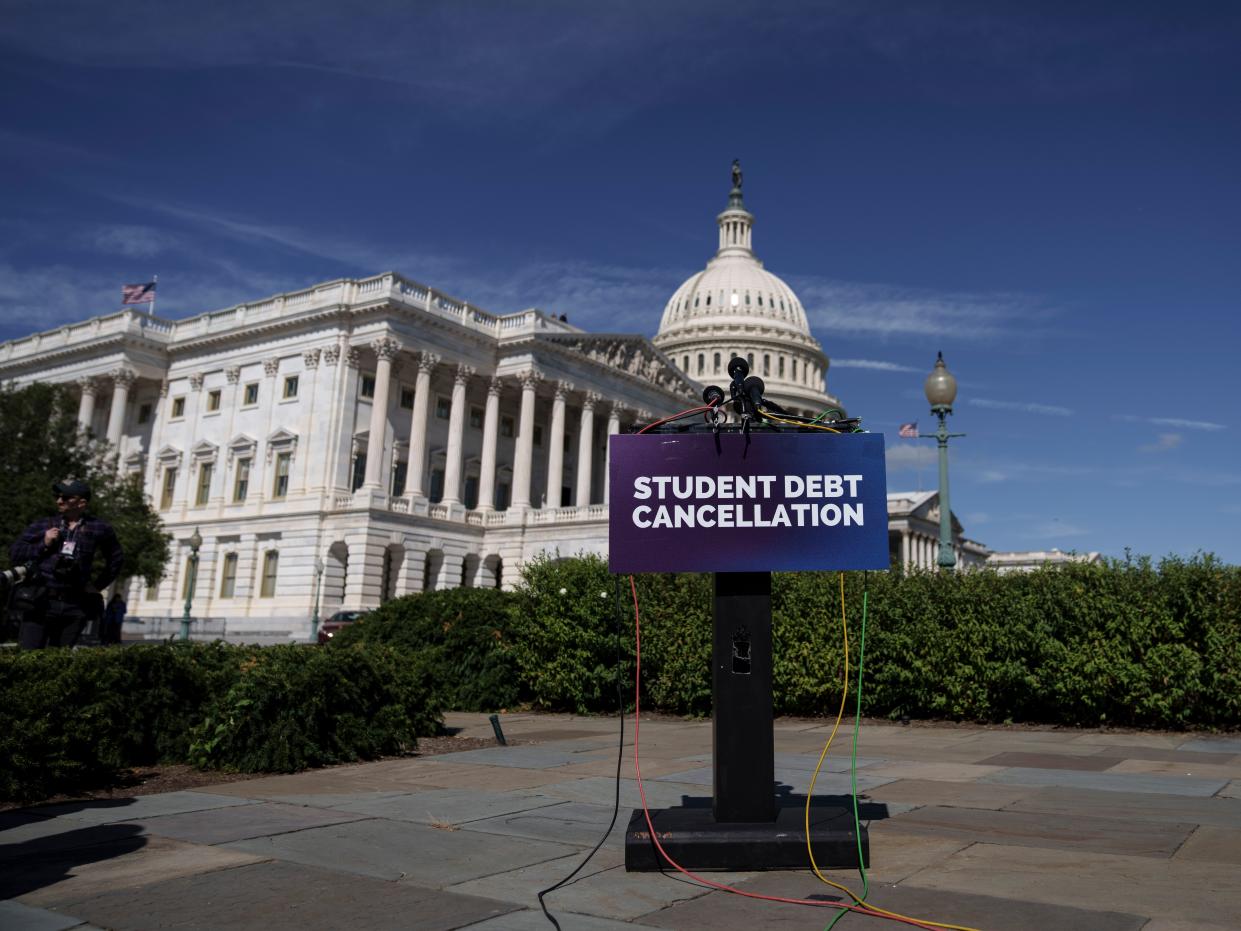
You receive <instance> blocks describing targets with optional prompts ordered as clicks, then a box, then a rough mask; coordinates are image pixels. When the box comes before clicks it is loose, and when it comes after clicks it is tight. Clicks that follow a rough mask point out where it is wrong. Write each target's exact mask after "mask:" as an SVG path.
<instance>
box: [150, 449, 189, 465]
mask: <svg viewBox="0 0 1241 931" xmlns="http://www.w3.org/2000/svg"><path fill="white" fill-rule="evenodd" d="M181 455H182V453H181V450H179V449H177V448H176V447H175V446H164V447H163V448H161V449H160V451H159V452H158V453H156V454H155V458H156V459H158V460H159V461H160V464H161V465H163V466H164V467H165V468H168V467H170V466H173V467H175V466H176V465H177V463H179V462H180V461H181Z"/></svg>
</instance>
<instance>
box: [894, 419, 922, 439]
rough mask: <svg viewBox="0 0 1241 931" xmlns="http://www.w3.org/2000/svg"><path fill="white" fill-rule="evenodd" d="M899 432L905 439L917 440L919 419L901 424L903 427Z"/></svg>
mask: <svg viewBox="0 0 1241 931" xmlns="http://www.w3.org/2000/svg"><path fill="white" fill-rule="evenodd" d="M898 434H899V435H900V436H901V437H903V438H904V439H907V440H916V439H917V438H918V421H916V420H915V421H914V422H913V423H903V424H901V429H900V430H899V431H898Z"/></svg>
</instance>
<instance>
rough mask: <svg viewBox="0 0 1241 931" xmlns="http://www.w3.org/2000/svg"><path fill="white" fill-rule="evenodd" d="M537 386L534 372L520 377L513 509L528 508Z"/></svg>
mask: <svg viewBox="0 0 1241 931" xmlns="http://www.w3.org/2000/svg"><path fill="white" fill-rule="evenodd" d="M538 384H539V376H538V374H537V373H536V372H525V373H523V374H522V375H521V414H520V415H519V424H520V425H519V427H518V429H517V453H516V455H515V457H514V462H513V499H512V506H513V507H514V508H528V507H530V475H531V472H532V471H533V467H534V392H535V389H536V388H537V387H538Z"/></svg>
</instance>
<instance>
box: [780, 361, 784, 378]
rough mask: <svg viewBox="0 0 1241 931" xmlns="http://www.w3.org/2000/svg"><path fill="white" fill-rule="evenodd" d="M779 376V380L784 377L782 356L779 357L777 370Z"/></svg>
mask: <svg viewBox="0 0 1241 931" xmlns="http://www.w3.org/2000/svg"><path fill="white" fill-rule="evenodd" d="M779 374H780V377H781V378H783V377H784V356H781V357H780V368H779Z"/></svg>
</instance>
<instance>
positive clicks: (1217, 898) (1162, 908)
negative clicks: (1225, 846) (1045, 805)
mask: <svg viewBox="0 0 1241 931" xmlns="http://www.w3.org/2000/svg"><path fill="white" fill-rule="evenodd" d="M1237 876H1238V874H1237V868H1236V867H1235V866H1234V865H1232V864H1216V863H1202V862H1198V861H1181V860H1175V859H1173V860H1157V859H1154V858H1149V857H1120V856H1112V855H1109V854H1100V853H1088V852H1084V851H1074V850H1044V849H1041V848H1038V847H1010V846H1002V845H999V844H974V845H972V846H970V847H967V848H965V849H964V850H962V851H960V852H959V853H955V854H953V855H952V856H951V857H949V858H948V859H947V860H945V861H944V862H943V863H942V864H939V865H938V866H936V867H933V868H928V869H926V870H923V871H922V872H921V873H916V874H915V875H914V876H912V877H910V879H909V880H908V882H909V884H910V885H913V886H921V887H925V888H928V889H940V890H952V891H954V892H976V891H978V890H979V889H985V890H986V891H987V893H988V894H990V895H994V896H999V897H1001V898H1010V899H1019V900H1027V901H1034V902H1046V903H1049V904H1063V905H1071V906H1074V907H1077V908H1089V909H1098V910H1100V911H1111V910H1116V911H1123V912H1126V913H1132V914H1139V915H1147V916H1150V917H1158V918H1179V919H1188V920H1191V921H1211V920H1215V921H1219V920H1220V918H1221V917H1222V916H1232V918H1235V916H1237V915H1241V884H1238V882H1237Z"/></svg>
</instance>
